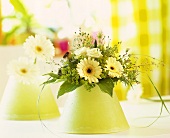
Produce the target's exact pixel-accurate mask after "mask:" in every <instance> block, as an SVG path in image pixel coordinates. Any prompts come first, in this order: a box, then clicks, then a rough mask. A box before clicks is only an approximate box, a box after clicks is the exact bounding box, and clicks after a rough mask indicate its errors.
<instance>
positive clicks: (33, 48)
mask: <svg viewBox="0 0 170 138" xmlns="http://www.w3.org/2000/svg"><path fill="white" fill-rule="evenodd" d="M23 46H24V48H25V50H26V53H27V54H28V55H29V56H31V57H32V58H38V59H41V60H49V59H52V58H53V56H54V54H55V49H54V46H53V44H52V42H51V41H50V40H49V39H47V38H46V37H45V36H43V35H35V37H33V36H29V37H28V38H27V39H26V41H25V43H24V44H23Z"/></svg>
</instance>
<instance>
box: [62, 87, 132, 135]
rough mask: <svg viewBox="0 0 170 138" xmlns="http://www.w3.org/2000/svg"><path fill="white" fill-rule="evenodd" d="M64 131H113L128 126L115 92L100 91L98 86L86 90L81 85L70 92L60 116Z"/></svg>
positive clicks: (85, 132)
mask: <svg viewBox="0 0 170 138" xmlns="http://www.w3.org/2000/svg"><path fill="white" fill-rule="evenodd" d="M60 126H61V131H63V132H66V133H80V134H93V133H113V132H119V131H124V130H127V129H128V128H129V125H128V122H127V120H126V118H125V115H124V113H123V111H122V108H121V106H120V103H119V101H118V98H117V96H116V94H115V93H114V92H113V96H112V97H111V96H109V95H108V94H106V93H104V92H102V91H101V90H100V88H99V87H98V86H96V87H94V88H93V89H91V92H89V91H87V90H86V89H85V88H84V86H81V87H79V88H77V89H76V90H74V91H73V92H71V93H70V95H69V97H68V99H67V101H66V105H65V107H64V111H63V114H62V116H61V118H60Z"/></svg>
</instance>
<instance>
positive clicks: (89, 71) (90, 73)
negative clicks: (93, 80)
mask: <svg viewBox="0 0 170 138" xmlns="http://www.w3.org/2000/svg"><path fill="white" fill-rule="evenodd" d="M85 74H86V75H87V76H91V75H93V74H94V69H93V67H91V66H90V67H87V68H86V69H85Z"/></svg>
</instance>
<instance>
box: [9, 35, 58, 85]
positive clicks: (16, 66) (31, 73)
mask: <svg viewBox="0 0 170 138" xmlns="http://www.w3.org/2000/svg"><path fill="white" fill-rule="evenodd" d="M23 48H24V49H25V53H26V54H27V55H28V56H29V57H19V58H18V59H14V60H12V61H11V62H10V63H9V64H8V66H7V72H8V74H9V75H11V76H13V77H15V78H16V80H17V81H19V82H22V83H24V84H31V83H34V82H36V81H37V80H38V79H39V77H40V76H41V73H40V67H39V65H38V63H37V60H41V61H44V60H45V61H48V60H51V59H52V58H53V56H54V53H55V52H54V46H53V44H52V42H51V41H50V40H49V39H47V38H46V37H45V36H43V35H35V37H34V36H29V37H28V38H27V39H26V41H25V42H24V44H23Z"/></svg>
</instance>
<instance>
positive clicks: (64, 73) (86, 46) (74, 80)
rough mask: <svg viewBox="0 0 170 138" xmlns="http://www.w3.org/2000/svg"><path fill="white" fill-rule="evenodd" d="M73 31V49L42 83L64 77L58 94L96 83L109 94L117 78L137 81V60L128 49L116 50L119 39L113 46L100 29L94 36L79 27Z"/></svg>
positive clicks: (132, 82) (56, 80) (59, 79)
mask: <svg viewBox="0 0 170 138" xmlns="http://www.w3.org/2000/svg"><path fill="white" fill-rule="evenodd" d="M75 35H76V37H75V38H74V40H73V45H72V49H71V50H70V51H69V52H66V54H65V55H64V56H63V59H62V60H61V64H60V65H59V69H58V71H57V72H55V71H52V72H50V73H47V74H45V75H49V76H50V78H49V79H48V80H47V81H46V82H44V84H48V83H54V82H61V81H63V83H62V85H61V86H60V89H59V92H58V96H57V97H60V96H61V95H63V94H65V93H68V92H71V91H73V90H74V89H76V88H78V87H80V86H81V85H84V86H85V88H86V89H87V90H88V91H90V90H91V88H93V87H95V85H98V86H99V87H100V89H101V90H102V91H103V92H105V93H108V94H109V95H110V96H112V90H113V88H114V86H115V85H116V84H117V82H118V81H120V82H123V83H125V85H132V84H134V83H139V81H138V80H137V76H138V75H139V70H138V68H139V66H137V65H136V62H137V61H136V60H134V58H132V59H131V54H129V49H126V51H125V53H124V54H123V55H120V54H119V51H118V47H119V45H120V44H121V42H118V43H117V44H116V45H114V46H111V45H109V43H108V44H106V42H105V36H104V35H103V33H102V32H99V33H98V34H97V35H96V37H95V38H94V37H93V36H92V35H90V34H88V33H86V32H81V30H80V32H79V33H78V34H77V33H75Z"/></svg>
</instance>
